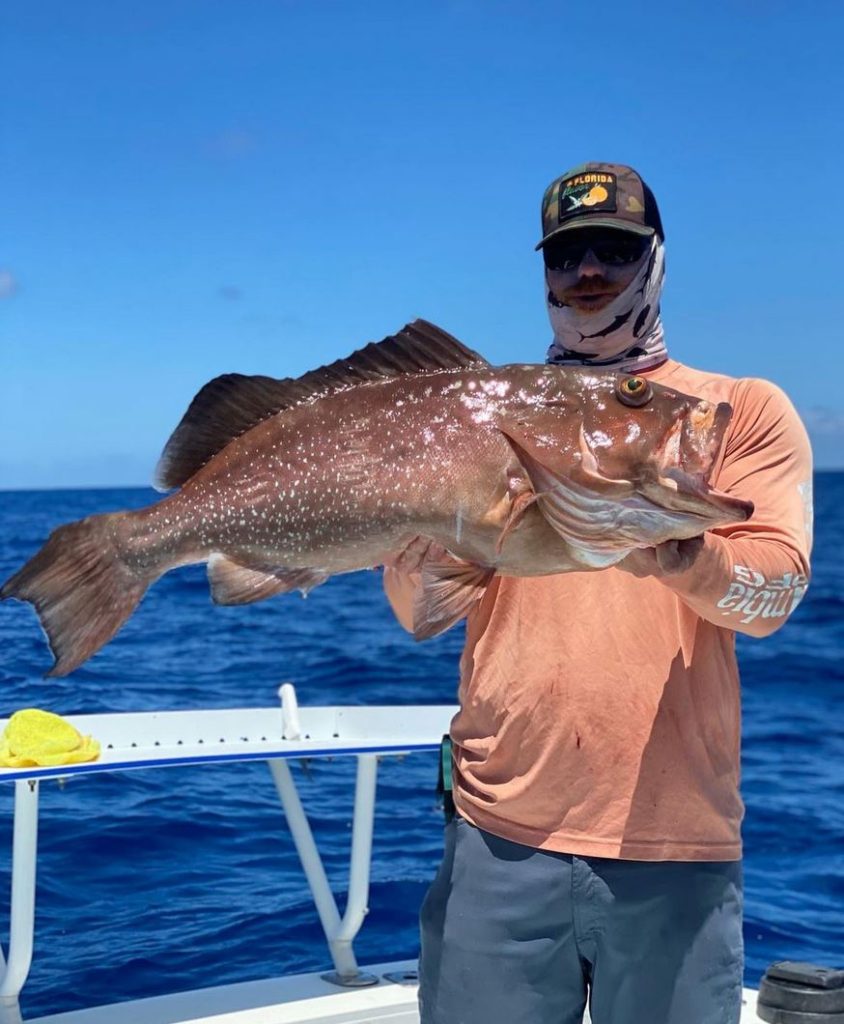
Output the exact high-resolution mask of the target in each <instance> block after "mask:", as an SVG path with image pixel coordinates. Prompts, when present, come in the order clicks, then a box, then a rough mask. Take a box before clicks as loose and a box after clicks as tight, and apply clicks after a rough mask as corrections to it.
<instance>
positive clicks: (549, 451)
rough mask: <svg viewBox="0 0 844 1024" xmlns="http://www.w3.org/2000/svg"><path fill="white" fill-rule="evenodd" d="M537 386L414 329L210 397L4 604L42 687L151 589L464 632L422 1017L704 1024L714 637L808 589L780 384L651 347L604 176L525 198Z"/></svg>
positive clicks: (717, 824) (726, 703) (733, 777)
mask: <svg viewBox="0 0 844 1024" xmlns="http://www.w3.org/2000/svg"><path fill="white" fill-rule="evenodd" d="M542 222H543V237H542V240H541V242H540V243H539V246H537V248H541V249H542V253H543V257H544V260H545V268H546V269H545V280H546V296H547V303H548V313H549V316H550V319H551V325H552V328H553V332H554V341H553V344H552V345H551V348H550V350H549V352H548V362H547V364H546V365H541V364H540V365H537V364H531V363H523V364H516V365H511V366H502V367H495V366H491V365H490V364H489V363H488V362H487V361H486V360H485V359H484V358H483V357H482V356H481V355H479V354H478V353H477V352H474V351H472V350H471V349H469V348H467V347H466V346H465V345H462V344H461V343H460V342H459V341H457V339H456V338H453V337H451V336H450V335H449V334H446V332H445V331H442V330H441V329H440V328H438V327H435V326H434V325H433V324H430V323H427V322H425V321H422V320H417V321H415V322H414V323H411V324H408V325H407V326H406V327H404V328H403V329H402V330H400V331H399V332H398V333H397V334H395V335H392V336H390V337H388V338H386V339H384V341H382V342H380V343H379V344H370V345H367V346H366V347H365V348H363V349H360V350H359V351H356V352H353V353H352V355H350V356H348V357H347V358H345V359H339V360H337V361H336V362H334V363H332V364H330V365H329V366H324V367H321V368H320V369H317V370H313V371H311V372H309V373H306V374H305V375H304V376H302V377H299V378H297V379H290V378H285V379H274V378H271V377H265V376H243V375H241V374H237V373H229V374H224V375H223V376H221V377H217V378H216V379H215V380H212V381H211V382H210V383H208V384H206V385H205V387H204V388H202V390H201V391H200V392H199V393H198V394H197V395H196V397H195V398H194V400H193V401H192V402H191V404H190V406H189V408H188V410H187V412H186V413H185V415H184V417H183V418H182V421H181V422H180V423H179V425H178V426H177V428H176V430H175V431H174V433H173V435H172V436H171V438H170V440H169V441H168V442H167V445H166V447H165V449H164V453H163V455H162V458H161V461H160V463H159V466H158V470H157V474H156V483H157V485H158V486H159V487H160V488H161V489H162V490H168V491H170V493H169V494H168V495H167V496H166V497H164V498H163V499H162V500H161V501H159V502H157V503H155V504H153V505H150V506H148V507H146V508H141V509H136V510H131V511H123V512H112V513H107V514H104V515H97V516H88V517H87V518H85V519H82V520H80V521H78V522H75V523H68V524H66V525H64V526H60V527H59V528H58V529H56V530H54V531H53V533H52V534H51V535H50V537H49V538H48V539H47V541H46V543H45V544H44V546H43V547H42V548H41V549H40V550H39V551H37V552H35V553H34V554H33V556H32V557H31V558H30V560H29V561H28V562H27V563H26V564H25V565H24V566H23V567H22V568H21V569H19V570H18V571H17V572H16V573H15V574H14V575H13V576H12V577H10V578H9V579H8V580H7V581H6V582H5V583H4V584H3V586H2V587H0V599H6V598H15V599H17V600H21V601H28V602H29V603H30V604H31V605H32V606H33V608H34V609H35V610H36V612H37V614H38V617H39V620H40V622H41V626H42V627H43V630H44V632H45V634H46V637H47V640H48V642H49V645H50V649H51V651H52V654H53V656H54V664H53V667H52V669H51V670H50V673H49V674H50V675H67V674H68V673H69V672H72V671H73V670H74V669H76V668H77V667H78V666H79V665H81V664H82V663H83V662H85V661H86V660H87V659H88V658H90V657H92V656H93V655H94V654H95V653H96V652H97V651H98V650H99V649H100V648H101V647H102V646H103V645H104V644H106V643H108V642H109V641H110V640H111V639H112V637H114V636H115V634H116V633H117V632H118V630H119V629H120V627H121V626H122V624H123V623H124V622H125V621H126V620H127V619H128V618H129V616H130V615H131V614H132V613H133V612H134V610H135V609H136V607H137V605H138V603H139V602H140V600H141V599H142V597H143V595H144V593H145V592H146V590H147V588H148V587H149V586H151V585H152V584H153V583H154V582H155V581H156V580H157V579H158V578H159V577H160V576H162V575H163V574H164V573H165V572H168V571H169V570H171V569H176V568H178V567H180V566H184V565H188V564H191V563H206V564H207V566H208V579H209V584H210V588H211V596H212V599H213V600H214V601H215V602H216V603H217V604H248V603H251V602H254V601H261V600H264V599H265V598H269V597H272V596H274V595H276V594H283V593H285V592H288V591H291V590H301V591H303V592H307V591H308V590H309V589H311V588H312V587H315V586H317V585H318V584H320V583H323V582H325V581H326V580H327V579H329V578H330V577H331V576H332V575H336V574H337V573H342V572H353V571H355V570H358V569H365V568H372V567H373V566H381V565H384V566H385V567H386V569H385V584H386V587H387V593H388V595H389V597H390V600H391V602H392V604H393V607H394V610H395V611H396V614H397V617H398V618H399V620H400V621H401V622H402V624H403V625H404V626H405V627H406V628H408V629H409V630H411V631H412V632H413V634H414V636H415V637H416V638H417V639H420V640H424V639H425V638H427V637H431V636H435V635H437V634H438V633H441V632H443V630H446V629H448V628H449V627H451V626H453V625H454V624H455V623H456V622H458V621H460V620H462V619H464V618H468V623H467V634H466V647H465V650H464V653H463V658H462V660H461V682H460V694H459V696H460V712H459V713H458V715H457V716H456V717H455V719H454V721H453V722H452V726H451V740H452V742H453V762H449V764H453V776H454V787H453V793H454V802H455V805H456V808H457V812H458V814H457V816H456V817H455V819H454V820H453V821H452V823H451V824H450V825H449V826H448V829H447V834H446V851H445V858H444V861H443V865H442V868H441V870H440V873H439V875H438V876H437V879H436V880H435V882H434V884H433V886H432V888H431V890H430V892H429V894H428V897H427V899H426V901H425V905H424V907H423V911H422V956H421V961H420V963H421V967H420V971H421V985H420V993H421V994H420V1000H421V1006H422V1021H423V1024H458V1022H461V1024H499V1022H500V1024H517V1022H525V1024H528V1022H530V1024H544V1022H548V1024H551V1022H552V1021H553V1022H554V1024H563V1022H575V1021H579V1020H580V1018H581V1016H582V1012H583V1008H584V1005H585V1003H586V999H587V992H588V994H589V1001H590V1007H591V1011H592V1019H593V1021H594V1024H642V1022H644V1021H647V1022H648V1024H716V1022H717V1024H727V1022H730V1021H737V1020H738V1012H739V1000H740V994H741V961H742V944H741V862H740V857H741V841H740V833H739V826H740V823H741V817H742V803H741V799H740V797H739V792H738V770H739V769H738V766H739V685H738V673H737V669H736V659H735V652H734V641H735V633H736V632H742V633H746V634H748V635H750V636H756V637H762V636H765V635H767V634H768V633H771V632H773V631H774V630H775V629H777V628H778V627H779V626H781V625H782V624H783V622H784V621H785V619H786V618H787V617H788V615H789V614H790V613H791V611H793V609H794V608H795V607H796V606H797V604H798V602H799V600H800V598H801V597H802V596H803V593H804V592H805V590H806V586H807V583H808V573H809V563H808V558H809V550H810V546H811V453H810V450H809V444H808V440H807V437H806V433H805V431H804V429H803V427H802V425H801V423H800V421H799V419H798V417H797V415H796V413H795V412H794V409H793V408H792V406H791V404H790V403H789V401H788V399H787V398H786V397H785V395H784V394H783V393H782V392H781V391H780V390H779V389H778V388H777V387H775V386H774V385H773V384H769V383H767V382H765V381H761V380H750V379H746V380H734V379H732V378H729V377H724V376H721V375H718V374H713V373H708V372H702V371H700V370H693V369H691V368H689V367H687V366H684V365H682V364H680V363H678V362H675V361H674V360H673V359H671V358H669V356H668V351H667V348H666V343H665V338H664V336H663V329H662V322H661V319H660V314H659V300H660V295H661V290H662V278H663V231H662V224H661V221H660V217H659V212H658V210H657V206H656V202H655V200H654V198H653V196H652V194H651V192H650V190H649V189H648V188H647V187H646V186H645V184H644V183H643V182H642V180H641V178H640V177H639V176H638V175H637V174H636V173H635V172H634V171H633V170H631V169H630V168H628V167H623V166H620V165H614V164H586V165H584V166H582V167H579V168H576V169H575V170H573V171H571V172H569V173H568V174H566V175H563V176H562V178H559V179H558V180H557V181H555V182H554V183H553V184H552V186H551V187H550V188H549V189H548V191H547V192H546V194H545V198H544V200H543V204H542Z"/></svg>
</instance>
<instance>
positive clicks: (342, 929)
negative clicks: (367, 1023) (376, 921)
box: [0, 683, 457, 1024]
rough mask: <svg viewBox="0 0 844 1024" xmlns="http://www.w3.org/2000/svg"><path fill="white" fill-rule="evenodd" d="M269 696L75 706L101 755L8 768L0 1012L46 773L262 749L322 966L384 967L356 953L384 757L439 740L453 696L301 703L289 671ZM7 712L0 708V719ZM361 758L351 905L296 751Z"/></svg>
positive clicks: (1, 1014) (10, 1009)
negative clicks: (186, 707) (164, 707)
mask: <svg viewBox="0 0 844 1024" xmlns="http://www.w3.org/2000/svg"><path fill="white" fill-rule="evenodd" d="M279 697H280V703H279V704H278V705H277V706H275V707H271V708H233V709H223V710H203V711H153V712H125V713H118V714H101V715H68V716H67V721H69V722H70V723H71V724H72V725H73V726H74V727H75V728H76V729H78V730H79V732H80V733H82V734H83V735H91V736H93V737H94V738H95V739H96V740H98V741H99V743H100V746H101V752H100V756H99V758H98V759H97V760H96V761H91V762H87V763H83V764H74V765H59V766H53V767H44V768H32V767H27V768H2V769H0V782H13V783H14V785H15V799H14V827H13V834H12V879H11V901H10V912H9V940H8V945H7V953H6V955H5V956H4V955H3V951H2V949H0V1024H21V1021H22V1018H21V1014H20V1002H19V1000H20V993H21V990H22V989H23V986H24V983H25V982H26V978H27V976H28V974H29V969H30V966H31V963H32V949H33V934H34V925H35V876H36V859H37V848H38V793H39V786H40V783H41V781H42V780H43V779H52V778H59V779H67V778H70V777H79V776H82V775H90V774H97V773H100V772H121V771H131V770H136V769H140V768H165V767H169V766H173V765H194V764H195V765H203V764H220V763H225V762H232V763H234V762H242V761H255V760H265V761H267V762H268V763H269V767H270V771H271V773H272V778H273V782H274V783H275V788H276V791H277V793H278V796H279V799H280V800H281V804H282V807H283V808H284V814H285V817H286V819H287V823H288V827H289V828H290V832H291V834H292V836H293V841H294V843H295V846H296V850H297V852H298V854H299V858H300V860H301V863H302V868H303V870H304V873H305V877H306V879H307V882H308V885H309V887H310V890H311V895H312V896H313V900H314V904H315V906H316V910H317V913H318V915H319V919H320V922H321V924H322V928H323V931H324V932H325V937H326V940H327V942H328V948H329V950H330V953H331V958H332V961H333V963H334V970H333V971H332V972H330V973H329V974H327V975H325V976H324V977H325V978H326V979H327V980H329V981H332V982H334V983H336V984H338V985H344V986H349V987H359V986H363V985H369V984H374V983H375V982H376V981H377V979H375V978H374V977H372V976H371V975H367V974H366V973H364V972H362V971H361V970H360V968H359V967H358V963H357V959H356V957H355V953H354V940H355V937H356V936H357V934H358V931H359V930H360V927H361V925H362V923H363V920H364V917H365V915H366V911H367V903H368V900H369V877H370V862H371V854H372V833H373V825H374V817H375V794H376V783H377V771H378V760H379V759H380V758H382V757H391V756H401V755H404V754H409V753H412V752H414V751H433V750H437V749H438V748H439V746H440V741H441V739H442V736H443V734H444V733H445V732H447V731H448V726H449V722H450V720H451V718H452V716H453V715H454V713H455V712H456V710H457V709H456V708H455V707H449V706H443V705H408V706H404V707H401V706H389V707H387V706H377V707H376V706H351V707H340V706H332V707H299V705H298V701H297V698H296V691H295V689H294V687H293V686H292V685H291V684H290V683H285V684H284V685H282V686H281V687H280V689H279ZM5 725H6V720H0V730H2V729H3V728H5ZM340 756H353V757H355V758H357V774H356V781H355V792H354V816H353V822H352V843H351V851H350V857H349V875H348V890H347V899H346V906H345V910H344V912H343V914H342V915H341V914H340V911H339V909H338V905H337V899H336V897H335V894H334V892H333V891H332V889H331V886H330V884H329V881H328V877H327V875H326V872H325V868H324V866H323V862H322V857H321V856H320V853H319V850H318V848H317V845H316V841H315V840H314V836H313V832H312V831H311V827H310V824H309V822H308V818H307V815H306V813H305V810H304V808H303V806H302V801H301V799H300V797H299V792H298V789H297V786H296V782H295V779H294V777H293V774H292V772H291V771H290V766H289V761H290V760H291V759H303V758H320V757H340Z"/></svg>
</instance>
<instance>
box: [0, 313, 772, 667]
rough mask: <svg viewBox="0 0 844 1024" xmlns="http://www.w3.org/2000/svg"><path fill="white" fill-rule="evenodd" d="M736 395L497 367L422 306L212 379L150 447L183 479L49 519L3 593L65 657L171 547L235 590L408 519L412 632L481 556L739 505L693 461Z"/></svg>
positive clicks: (352, 556) (173, 558) (219, 592)
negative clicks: (365, 337) (91, 511)
mask: <svg viewBox="0 0 844 1024" xmlns="http://www.w3.org/2000/svg"><path fill="white" fill-rule="evenodd" d="M730 412H731V410H730V407H729V406H728V405H725V404H723V403H722V404H720V405H717V406H715V405H713V404H711V403H709V402H706V401H702V400H700V399H697V398H691V397H689V396H687V395H683V394H680V393H679V392H676V391H673V390H671V389H670V388H666V387H661V386H659V385H657V384H652V383H650V382H649V381H647V380H646V379H645V378H643V377H635V376H630V375H616V374H612V373H608V372H603V373H596V372H592V371H588V370H582V369H573V368H570V367H559V366H546V365H536V364H517V365H512V366H502V367H494V366H491V365H490V364H489V363H487V362H486V360H484V359H483V358H482V357H481V356H479V355H478V354H477V353H476V352H472V351H471V350H470V349H467V348H466V347H465V346H463V345H461V344H460V342H458V341H457V340H456V339H454V338H452V337H451V336H450V335H448V334H446V333H445V332H443V331H441V330H439V328H437V327H434V326H433V325H432V324H429V323H426V322H425V321H422V320H417V321H415V322H414V323H412V324H409V325H408V326H407V327H405V328H404V329H403V330H402V331H400V332H399V333H398V334H396V335H395V336H393V337H390V338H387V339H385V340H384V341H383V342H381V343H380V344H378V345H368V346H367V347H366V348H364V349H361V350H360V351H359V352H356V353H354V354H353V355H352V356H350V357H349V358H348V359H344V360H339V361H338V362H336V363H333V364H332V365H331V366H328V367H323V368H322V369H321V370H316V371H313V372H311V373H308V374H306V375H305V376H304V377H302V378H299V379H298V380H274V379H272V378H269V377H244V376H240V375H237V374H230V375H226V376H224V377H219V378H217V379H216V380H213V381H211V383H210V384H208V385H206V386H205V387H204V388H203V389H202V391H200V392H199V394H198V395H197V396H196V398H195V399H194V401H193V402H192V404H191V406H190V408H189V409H188V411H187V413H186V414H185V416H184V418H183V420H182V422H181V423H180V424H179V426H178V427H177V428H176V431H175V432H174V434H173V436H172V437H171V439H170V441H169V442H168V443H167V446H166V448H165V450H164V454H163V455H162V458H161V462H160V464H159V469H158V473H157V482H158V483H159V484H160V485H161V486H162V487H163V488H165V489H166V488H173V487H175V488H178V490H176V491H174V493H172V494H171V495H169V496H168V497H166V498H164V499H163V500H162V501H160V502H159V503H157V504H155V505H152V506H149V507H148V508H145V509H141V510H140V511H136V512H117V513H113V514H107V515H98V516H90V517H89V518H87V519H83V520H80V521H79V522H76V523H70V524H68V525H67V526H62V527H60V528H59V529H57V530H55V531H54V532H53V533H52V534H51V536H50V538H49V539H48V541H47V543H46V544H45V545H44V547H43V548H42V549H41V550H40V551H39V552H38V553H37V554H36V555H35V556H34V557H33V558H32V559H31V560H30V561H29V562H28V563H27V564H26V565H25V566H24V567H23V568H22V569H21V570H20V571H19V572H18V573H16V574H15V575H14V576H13V577H11V579H9V580H8V582H7V583H6V584H5V585H4V586H3V588H2V590H0V597H3V598H8V597H14V598H18V599H20V600H25V601H29V602H31V603H32V604H33V605H34V606H35V608H36V610H37V612H38V615H39V617H40V620H41V624H42V626H43V628H44V630H45V632H46V634H47V638H48V640H49V643H50V647H51V650H52V652H53V655H54V657H55V664H54V666H53V669H52V671H51V672H50V675H64V674H66V673H68V672H71V671H72V670H73V669H74V668H76V667H77V666H78V665H80V664H81V663H82V662H83V661H85V660H86V659H87V658H89V657H90V656H91V655H92V654H93V653H94V652H95V651H97V650H98V649H99V648H100V647H101V646H102V645H103V644H105V643H106V642H107V641H108V640H110V639H111V637H113V636H114V634H115V633H116V632H117V630H118V629H119V628H120V626H121V625H122V623H123V622H124V621H125V620H126V619H127V618H128V617H129V615H131V613H132V611H133V610H134V609H135V607H136V606H137V604H138V602H139V601H140V599H141V597H142V596H143V594H144V592H145V590H146V589H147V587H148V586H149V585H150V584H151V583H153V582H154V581H155V580H156V579H157V578H158V577H159V576H161V575H162V574H163V573H165V572H167V571H168V570H170V569H173V568H176V567H177V566H180V565H188V564H190V563H194V562H207V563H208V576H209V580H210V585H211V595H212V598H213V600H214V601H215V602H217V603H218V604H245V603H248V602H251V601H260V600H263V599H264V598H267V597H271V596H272V595H274V594H279V593H283V592H285V591H289V590H293V589H300V590H302V591H303V592H306V591H307V590H308V589H310V588H311V587H313V586H316V585H317V584H319V583H322V582H323V581H324V580H326V579H328V577H329V576H332V575H334V574H336V573H341V572H353V571H354V570H357V569H363V568H369V567H372V566H377V565H382V564H385V563H387V564H389V563H390V562H391V561H393V560H394V559H396V558H397V557H401V556H402V552H404V551H406V550H407V549H408V547H409V545H411V544H413V546H414V547H413V549H414V550H418V549H419V548H420V546H421V547H422V548H423V550H424V548H425V541H424V540H423V541H422V542H421V545H420V540H419V539H420V538H423V539H427V541H430V545H429V546H428V548H427V557H425V558H424V559H423V562H422V565H421V569H420V571H421V578H422V587H421V588H420V591H419V597H418V599H417V603H416V606H415V609H414V633H415V635H416V636H417V638H419V639H424V638H425V637H429V636H434V635H435V634H437V633H439V632H442V631H443V630H445V629H447V628H448V627H449V626H451V625H453V624H454V623H455V622H456V621H458V619H460V618H461V617H462V616H464V615H465V614H466V613H467V611H468V610H469V608H470V607H471V605H472V603H473V602H474V601H475V600H477V599H478V597H479V596H480V595H481V594H482V593H483V589H484V587H485V586H486V584H487V583H488V582H489V580H490V579H491V578H492V576H493V575H494V574H495V573H500V574H503V575H512V576H536V575H547V574H550V573H559V572H570V571H585V570H596V569H602V568H605V567H607V566H609V565H613V564H615V563H616V562H618V561H620V560H621V559H622V558H624V557H625V555H627V554H628V553H629V552H630V551H631V550H633V549H634V548H637V547H651V546H653V545H655V544H659V543H661V542H663V541H666V540H671V539H681V538H688V537H694V536H698V535H700V534H701V533H703V532H704V531H705V530H707V529H710V528H712V527H715V526H721V525H724V524H726V523H728V522H737V521H743V520H745V519H747V518H748V517H749V516H750V514H751V513H752V505H751V504H750V503H749V502H745V501H741V500H738V499H736V498H732V497H730V496H728V495H726V494H722V493H720V492H718V491H716V490H714V489H712V488H711V487H709V485H708V484H707V482H706V478H707V474H708V473H709V472H710V471H711V469H712V465H713V463H714V460H715V458H716V456H717V453H718V451H719V449H720V446H721V443H722V440H723V436H724V430H725V427H726V424H727V422H728V420H729V416H730Z"/></svg>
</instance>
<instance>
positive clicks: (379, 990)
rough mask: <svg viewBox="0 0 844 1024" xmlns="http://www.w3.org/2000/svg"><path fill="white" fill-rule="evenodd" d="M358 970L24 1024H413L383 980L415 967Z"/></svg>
mask: <svg viewBox="0 0 844 1024" xmlns="http://www.w3.org/2000/svg"><path fill="white" fill-rule="evenodd" d="M363 969H364V970H365V971H366V972H367V973H371V974H375V975H377V976H378V978H379V979H380V981H379V983H378V984H377V985H373V986H371V987H369V988H354V989H348V988H341V987H339V986H337V985H333V984H331V983H330V982H327V981H325V980H323V977H322V975H320V974H298V975H290V976H288V977H284V978H271V979H268V980H266V981H249V982H244V983H242V984H239V985H225V986H222V987H220V988H205V989H197V990H195V991H193V992H180V993H177V994H175V995H169V996H159V997H157V998H152V999H141V1000H139V1001H137V1002H130V1003H119V1004H112V1005H111V1006H100V1007H95V1008H93V1009H90V1010H75V1011H73V1012H70V1013H60V1014H57V1015H54V1016H51V1017H39V1018H38V1019H37V1020H33V1021H28V1022H27V1024H116V1022H125V1024H369V1022H373V1024H419V1011H418V1008H417V1005H416V985H415V984H396V983H395V982H391V981H386V980H384V975H385V974H395V973H406V972H414V971H415V970H416V963H415V961H410V960H407V961H400V962H396V963H384V964H374V965H370V966H366V967H364V968H363ZM758 1021H759V1018H758V1017H757V1016H756V993H755V992H753V991H751V990H749V989H746V990H745V992H744V1006H743V1008H742V1015H741V1024H757V1022H758ZM584 1024H589V1014H588V1013H587V1014H586V1016H585V1018H584Z"/></svg>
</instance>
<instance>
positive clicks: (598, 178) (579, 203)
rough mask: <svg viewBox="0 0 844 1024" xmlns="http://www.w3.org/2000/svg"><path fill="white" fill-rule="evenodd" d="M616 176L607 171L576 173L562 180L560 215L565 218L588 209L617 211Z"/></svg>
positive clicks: (591, 210)
mask: <svg viewBox="0 0 844 1024" xmlns="http://www.w3.org/2000/svg"><path fill="white" fill-rule="evenodd" d="M615 197H616V176H615V175H614V174H611V173H609V172H607V171H595V172H592V173H589V172H587V173H585V174H575V175H574V176H573V177H571V178H566V179H565V181H561V182H560V192H559V208H558V217H559V220H560V221H563V220H565V219H566V218H568V217H570V216H571V215H572V214H574V213H577V212H581V213H585V212H586V211H587V210H588V211H589V212H590V213H592V212H593V211H598V210H601V211H605V210H606V211H609V212H610V213H615V211H616V198H615Z"/></svg>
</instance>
